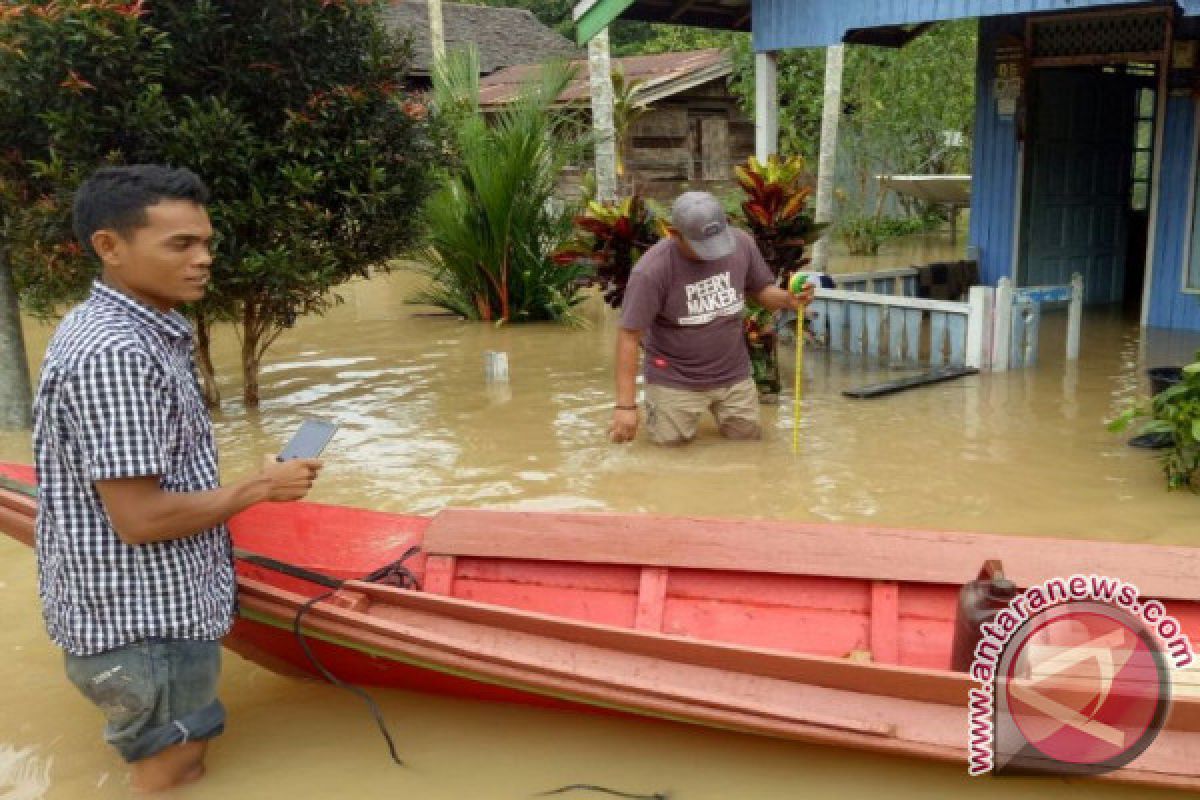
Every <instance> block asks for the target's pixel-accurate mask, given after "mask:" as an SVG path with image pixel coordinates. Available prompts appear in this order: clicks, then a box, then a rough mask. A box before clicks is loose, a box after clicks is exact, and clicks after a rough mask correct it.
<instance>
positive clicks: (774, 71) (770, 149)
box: [754, 52, 779, 161]
mask: <svg viewBox="0 0 1200 800" xmlns="http://www.w3.org/2000/svg"><path fill="white" fill-rule="evenodd" d="M778 63H779V58H778V56H777V55H776V54H775V53H774V52H769V53H755V55H754V155H755V157H757V158H758V160H759V161H765V160H766V159H767V156H769V155H771V154H772V153H777V152H779V82H778V72H779V69H778Z"/></svg>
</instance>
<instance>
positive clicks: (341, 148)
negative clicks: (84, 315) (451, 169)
mask: <svg viewBox="0 0 1200 800" xmlns="http://www.w3.org/2000/svg"><path fill="white" fill-rule="evenodd" d="M0 13H2V14H3V19H2V21H0V87H3V91H0V142H5V143H6V147H7V149H6V150H5V151H4V154H3V158H2V159H0V182H2V183H0V225H3V226H4V229H5V232H6V233H7V234H8V235H9V241H10V243H11V256H12V263H13V268H14V272H15V275H16V278H17V281H18V285H19V286H20V288H21V291H22V295H23V298H24V300H25V301H26V303H27V305H28V306H29V307H31V308H32V309H33V310H35V311H38V312H41V313H53V312H54V311H55V310H56V309H58V308H60V307H61V306H62V305H63V304H64V303H68V302H71V301H74V300H77V299H78V298H80V297H81V296H82V295H83V294H84V293H86V291H87V287H88V284H89V283H90V281H91V279H92V277H93V276H94V274H95V266H94V264H93V263H91V262H90V261H89V260H88V259H87V258H86V257H85V256H84V254H83V253H82V251H81V249H80V248H79V246H78V244H77V243H75V242H74V241H73V240H72V238H71V234H70V227H69V212H70V200H71V196H72V194H73V193H74V191H75V189H76V187H77V186H78V185H79V183H80V182H81V181H82V180H83V179H84V178H85V177H86V176H87V175H88V174H89V173H90V172H91V171H92V170H94V169H95V168H96V167H98V166H101V165H104V164H120V163H167V164H174V165H179V166H187V167H189V168H190V169H192V170H194V171H195V172H196V173H198V174H199V175H200V176H201V177H202V178H203V179H204V180H205V182H206V183H207V184H208V185H209V187H210V189H211V190H212V193H213V200H212V203H211V205H210V207H209V212H210V214H211V216H212V218H213V223H214V227H215V229H216V233H217V239H218V240H217V243H216V246H217V254H216V261H215V264H214V275H213V281H212V282H211V284H210V286H211V287H212V288H211V290H210V294H209V296H208V297H207V298H206V299H205V300H204V301H203V302H202V303H200V304H198V305H197V306H196V307H195V308H193V309H190V311H191V313H192V314H193V316H194V318H195V320H196V322H197V329H198V334H199V345H200V352H199V356H200V359H199V360H200V365H201V369H202V372H206V373H207V377H208V378H209V381H208V388H209V392H210V399H211V398H212V397H213V392H214V391H215V384H213V383H212V382H211V361H210V360H209V359H208V354H207V342H208V333H209V329H210V326H211V324H212V323H213V321H215V320H218V319H232V320H235V321H236V322H237V324H238V330H239V331H240V335H241V339H242V360H243V378H244V397H245V400H246V402H247V403H248V404H251V405H254V404H257V402H258V371H259V364H260V363H261V359H262V357H263V355H264V353H265V352H266V350H267V348H268V347H269V346H270V345H271V343H272V342H273V341H274V340H275V338H276V337H277V336H278V335H279V333H280V332H281V331H282V330H284V329H285V328H287V327H289V326H290V325H292V324H293V323H294V321H295V319H296V317H297V316H299V315H301V314H307V313H320V312H322V311H324V310H325V309H327V308H328V307H329V305H330V304H331V303H332V302H335V298H334V297H333V296H332V295H331V293H330V290H331V289H332V288H333V287H336V286H338V285H340V284H342V283H344V282H345V281H347V280H349V279H351V278H353V277H355V276H361V275H366V274H367V272H368V270H369V269H371V268H372V267H376V266H378V267H385V264H386V259H388V258H389V257H391V256H394V255H396V254H397V253H399V252H401V251H403V250H404V249H405V248H407V247H409V246H410V245H411V244H412V243H413V241H414V235H415V226H414V225H413V221H414V217H415V215H416V213H417V211H418V209H419V207H420V206H421V204H422V203H423V202H424V199H425V197H426V196H427V195H428V193H429V191H430V190H431V186H432V169H431V167H432V165H433V164H434V163H436V161H437V157H438V149H437V147H436V146H435V144H434V141H433V138H432V137H431V132H430V126H429V121H428V119H427V115H426V113H425V109H424V107H423V106H421V105H420V104H419V103H417V102H416V101H414V100H413V99H412V98H411V97H408V96H407V95H405V94H404V92H403V91H401V89H400V86H399V83H398V81H399V80H400V78H401V77H402V75H403V74H404V71H405V69H406V64H407V49H406V47H405V46H403V45H402V44H398V43H396V42H393V41H392V40H391V39H389V38H388V37H387V35H386V34H385V32H384V30H383V28H382V27H381V24H380V22H379V19H378V14H377V8H376V7H375V5H374V3H372V2H360V0H265V1H264V2H258V3H242V2H236V0H160V1H159V2H155V3H153V4H144V2H143V0H133V1H132V2H128V3H119V2H114V1H113V0H89V1H88V2H81V1H80V0H49V1H47V0H30V1H29V2H18V3H11V4H9V5H7V6H5V7H4V11H3V12H0Z"/></svg>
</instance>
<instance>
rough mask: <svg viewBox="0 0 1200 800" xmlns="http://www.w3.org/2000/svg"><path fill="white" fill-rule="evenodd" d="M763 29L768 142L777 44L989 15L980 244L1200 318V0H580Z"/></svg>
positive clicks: (1160, 317)
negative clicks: (1140, 0) (1198, 166)
mask: <svg viewBox="0 0 1200 800" xmlns="http://www.w3.org/2000/svg"><path fill="white" fill-rule="evenodd" d="M618 16H620V17H623V18H629V19H638V20H645V21H657V22H671V23H676V24H690V25H698V26H702V27H708V28H717V29H727V30H746V31H752V32H753V42H754V49H755V51H756V53H757V62H756V63H757V71H756V75H757V78H758V80H759V84H760V85H759V87H758V93H757V94H758V102H757V103H756V106H757V111H756V113H757V114H758V118H757V120H756V124H757V126H758V130H759V142H760V148H759V149H760V152H769V151H770V150H771V149H773V148H772V146H771V142H773V141H774V140H775V130H774V128H775V127H776V126H777V123H776V122H775V120H776V119H777V117H776V115H775V111H776V98H775V96H774V91H773V86H774V71H773V69H774V57H773V54H774V53H776V52H778V51H780V50H783V49H786V48H792V47H826V46H829V45H832V44H837V43H842V42H845V43H856V44H870V45H880V46H892V47H896V46H903V45H904V44H905V43H906V42H908V41H909V40H911V39H912V38H914V37H915V36H919V35H920V34H921V33H922V32H923V31H924V30H925V29H926V28H927V27H928V26H929V25H931V24H933V23H936V22H939V21H943V20H950V19H962V18H977V19H978V20H979V58H978V62H977V67H976V71H977V78H976V99H977V104H976V112H975V115H976V116H975V143H974V155H973V162H974V165H973V174H974V179H973V185H972V200H973V202H972V214H971V229H970V240H969V244H970V246H971V248H972V249H973V252H974V253H975V255H976V257H977V258H978V260H979V264H980V269H981V273H982V275H983V277H984V281H985V282H986V283H989V284H995V283H996V281H998V280H999V279H1000V278H1002V277H1006V276H1007V277H1011V278H1012V279H1013V281H1014V282H1015V283H1016V284H1017V285H1018V286H1034V285H1045V284H1064V283H1067V282H1068V281H1069V278H1070V275H1071V274H1072V273H1074V272H1079V273H1081V274H1083V276H1084V281H1085V286H1086V293H1087V294H1086V301H1087V303H1089V304H1091V305H1119V306H1122V307H1124V308H1125V309H1126V310H1127V311H1128V312H1130V313H1132V314H1135V315H1137V316H1138V317H1139V318H1140V320H1141V323H1142V325H1143V326H1150V327H1161V328H1174V329H1182V330H1200V191H1197V189H1198V177H1200V172H1198V170H1197V161H1198V158H1197V154H1198V152H1200V138H1198V137H1200V124H1198V117H1200V100H1198V98H1200V0H1176V1H1175V2H1170V0H1167V1H1164V0H1147V1H1145V2H1120V1H1119V0H684V1H682V2H681V1H679V0H676V1H674V2H672V1H671V0H583V2H580V3H579V4H578V5H577V6H576V8H575V18H576V23H577V27H578V33H579V38H580V39H581V41H586V40H587V39H588V38H590V37H591V36H593V35H595V33H596V32H598V31H599V30H601V29H603V28H604V27H605V26H607V25H608V24H609V23H610V22H611V21H612V20H613V19H615V18H616V17H618Z"/></svg>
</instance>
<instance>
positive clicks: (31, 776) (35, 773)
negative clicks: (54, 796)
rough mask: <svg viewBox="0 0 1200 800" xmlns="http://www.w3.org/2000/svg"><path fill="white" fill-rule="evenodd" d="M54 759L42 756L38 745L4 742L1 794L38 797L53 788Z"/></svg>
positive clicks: (27, 799) (10, 799) (23, 799)
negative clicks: (19, 746) (22, 745)
mask: <svg viewBox="0 0 1200 800" xmlns="http://www.w3.org/2000/svg"><path fill="white" fill-rule="evenodd" d="M53 763H54V759H53V758H46V757H41V756H39V755H38V753H37V748H34V747H25V748H16V747H13V746H12V745H7V744H0V798H2V799H3V800H37V798H39V797H43V796H45V794H46V792H47V790H49V788H50V768H51V767H52V766H53Z"/></svg>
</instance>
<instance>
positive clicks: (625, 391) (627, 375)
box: [609, 328, 642, 442]
mask: <svg viewBox="0 0 1200 800" xmlns="http://www.w3.org/2000/svg"><path fill="white" fill-rule="evenodd" d="M641 342H642V332H641V331H635V330H630V329H629V328H621V329H620V331H619V332H618V333H617V357H616V363H617V366H616V383H617V403H616V405H617V408H615V409H613V419H612V425H611V426H610V427H609V438H610V439H612V440H613V441H614V442H629V441H632V440H633V438H634V437H635V436H637V428H638V413H637V408H636V404H637V368H638V350H639V347H640V345H641Z"/></svg>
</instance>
